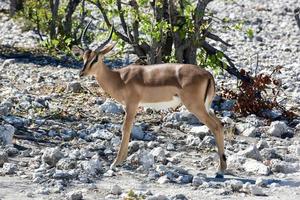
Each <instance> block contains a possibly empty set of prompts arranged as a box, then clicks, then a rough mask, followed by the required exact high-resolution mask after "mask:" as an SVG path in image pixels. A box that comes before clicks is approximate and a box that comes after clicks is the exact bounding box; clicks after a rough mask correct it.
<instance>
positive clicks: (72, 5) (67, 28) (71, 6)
mask: <svg viewBox="0 0 300 200" xmlns="http://www.w3.org/2000/svg"><path fill="white" fill-rule="evenodd" d="M80 1H81V0H69V3H68V5H67V8H66V16H65V19H64V22H63V31H64V33H65V34H66V35H68V36H72V15H73V13H74V12H75V9H76V7H77V6H78V5H79V3H80Z"/></svg>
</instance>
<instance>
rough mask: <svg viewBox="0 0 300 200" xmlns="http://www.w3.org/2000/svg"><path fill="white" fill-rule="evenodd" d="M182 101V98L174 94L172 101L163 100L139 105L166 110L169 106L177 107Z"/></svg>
mask: <svg viewBox="0 0 300 200" xmlns="http://www.w3.org/2000/svg"><path fill="white" fill-rule="evenodd" d="M180 103H181V99H180V98H179V97H177V96H174V97H173V99H172V100H171V101H161V102H157V103H140V104H139V106H142V107H144V108H151V109H153V110H166V109H168V108H174V109H175V108H177V107H178V106H179V105H180Z"/></svg>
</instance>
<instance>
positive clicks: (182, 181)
mask: <svg viewBox="0 0 300 200" xmlns="http://www.w3.org/2000/svg"><path fill="white" fill-rule="evenodd" d="M176 181H177V183H180V184H187V183H191V182H192V181H193V176H192V175H182V176H179V177H178V178H177V179H176Z"/></svg>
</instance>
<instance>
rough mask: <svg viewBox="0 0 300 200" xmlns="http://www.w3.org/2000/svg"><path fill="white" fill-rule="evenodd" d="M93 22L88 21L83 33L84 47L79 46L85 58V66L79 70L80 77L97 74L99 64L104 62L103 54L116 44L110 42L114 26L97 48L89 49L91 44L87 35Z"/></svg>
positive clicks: (82, 41)
mask: <svg viewBox="0 0 300 200" xmlns="http://www.w3.org/2000/svg"><path fill="white" fill-rule="evenodd" d="M91 22H92V21H90V22H89V23H88V25H87V26H86V27H85V29H84V31H83V32H82V35H81V45H82V48H79V53H80V55H81V56H82V58H83V67H82V69H81V70H80V72H79V77H82V76H87V75H95V74H96V72H97V68H98V67H99V66H98V65H99V64H100V65H101V64H102V63H103V55H105V54H106V53H108V52H109V51H111V50H112V49H113V48H114V46H115V44H109V42H110V40H111V38H112V34H113V30H114V28H113V26H112V28H111V31H110V34H109V37H108V38H107V39H106V40H105V41H104V42H103V43H102V44H100V45H99V46H98V47H97V48H96V49H95V50H91V49H89V46H88V44H87V43H86V39H85V35H86V32H87V30H88V28H89V26H90V24H91Z"/></svg>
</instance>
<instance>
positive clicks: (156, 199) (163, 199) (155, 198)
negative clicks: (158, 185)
mask: <svg viewBox="0 0 300 200" xmlns="http://www.w3.org/2000/svg"><path fill="white" fill-rule="evenodd" d="M146 200H169V199H168V198H167V197H166V196H165V195H155V196H151V197H147V198H146Z"/></svg>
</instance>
